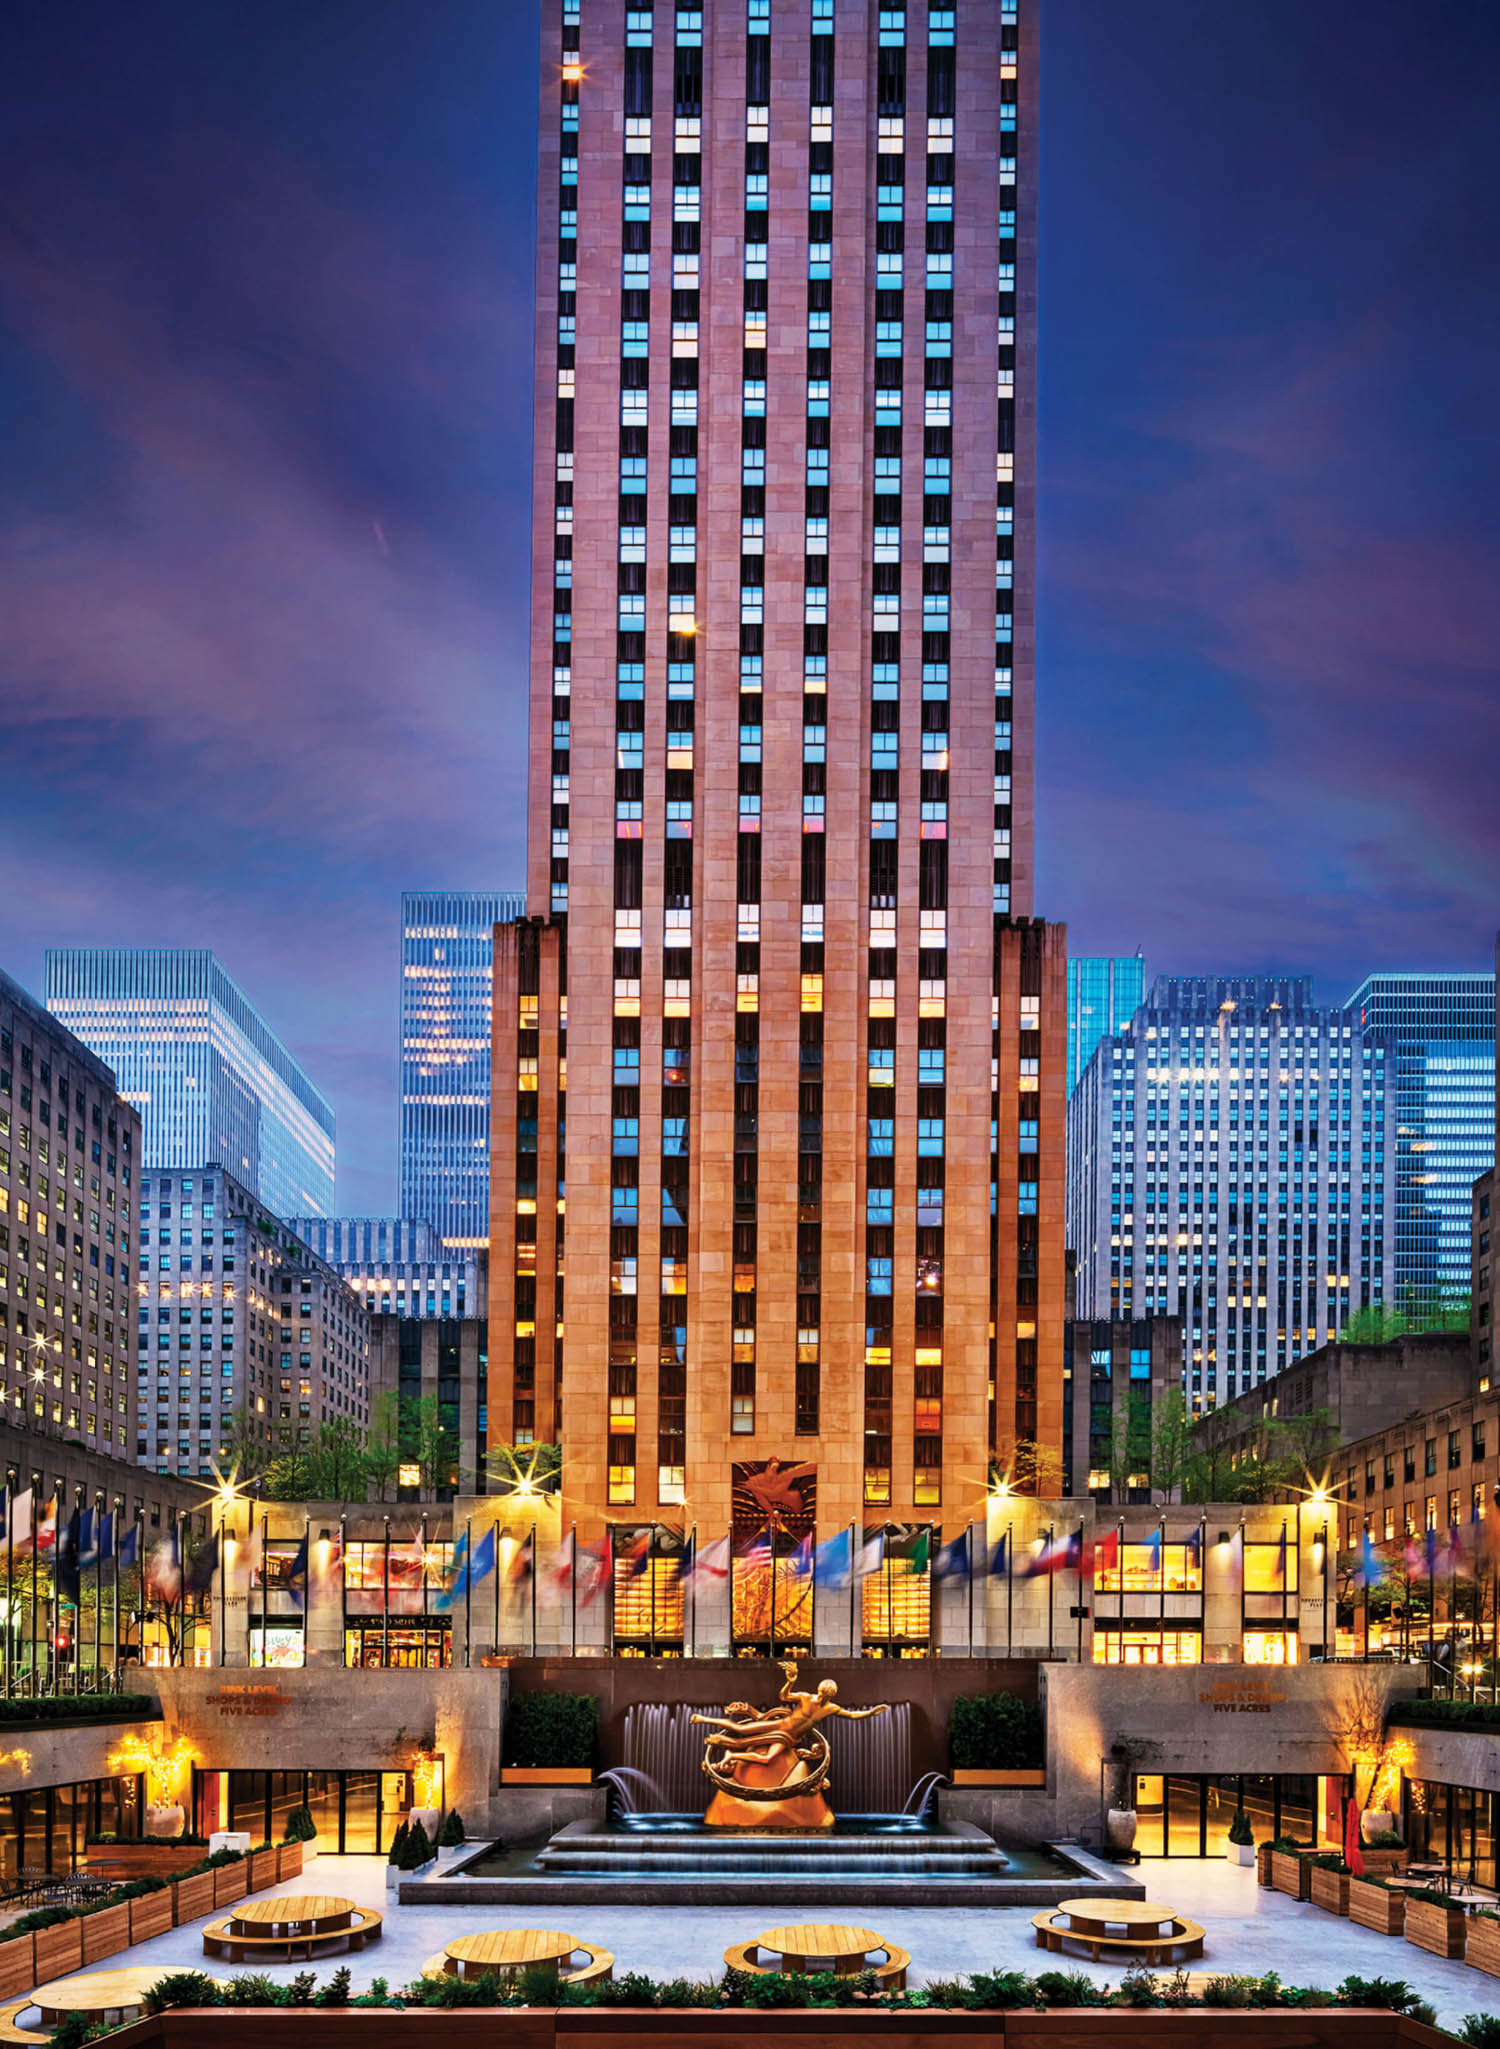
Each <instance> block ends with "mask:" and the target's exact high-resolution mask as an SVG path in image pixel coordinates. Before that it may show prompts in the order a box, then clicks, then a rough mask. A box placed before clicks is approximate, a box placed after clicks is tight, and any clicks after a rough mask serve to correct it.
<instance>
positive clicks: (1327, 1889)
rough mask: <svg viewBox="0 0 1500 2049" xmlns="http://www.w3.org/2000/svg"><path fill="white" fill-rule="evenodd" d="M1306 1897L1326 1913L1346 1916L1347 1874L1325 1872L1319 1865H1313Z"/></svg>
mask: <svg viewBox="0 0 1500 2049" xmlns="http://www.w3.org/2000/svg"><path fill="white" fill-rule="evenodd" d="M1308 1897H1309V1899H1310V1900H1311V1901H1312V1903H1313V1905H1314V1906H1315V1907H1322V1908H1323V1909H1324V1911H1325V1912H1327V1913H1330V1914H1345V1915H1346V1914H1347V1913H1348V1912H1349V1873H1348V1872H1347V1871H1325V1870H1324V1869H1323V1867H1322V1865H1321V1864H1314V1866H1313V1867H1312V1883H1311V1889H1310V1891H1309V1893H1308Z"/></svg>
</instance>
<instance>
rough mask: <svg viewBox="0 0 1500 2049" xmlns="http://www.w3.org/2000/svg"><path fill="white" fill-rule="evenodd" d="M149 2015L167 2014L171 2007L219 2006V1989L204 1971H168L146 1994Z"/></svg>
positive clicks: (146, 2007) (146, 2006)
mask: <svg viewBox="0 0 1500 2049" xmlns="http://www.w3.org/2000/svg"><path fill="white" fill-rule="evenodd" d="M144 2003H145V2009H146V2012H147V2013H165V2012H166V2011H167V2008H168V2007H170V2006H217V2005H218V2004H219V1988H218V1986H217V1985H215V1983H214V1981H213V1979H212V1978H210V1977H209V1976H208V1975H207V1974H206V1973H205V1972H203V1971H168V1972H167V1974H166V1976H165V1977H163V1978H158V1979H157V1981H156V1983H155V1984H154V1985H153V1986H151V1988H150V1989H149V1991H148V1992H147V1994H146V1998H145V2002H144Z"/></svg>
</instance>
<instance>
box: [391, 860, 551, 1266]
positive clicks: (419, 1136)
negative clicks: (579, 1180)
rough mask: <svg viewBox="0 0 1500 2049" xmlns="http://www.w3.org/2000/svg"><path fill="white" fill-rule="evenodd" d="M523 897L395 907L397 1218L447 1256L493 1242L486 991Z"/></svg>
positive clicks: (482, 896)
mask: <svg viewBox="0 0 1500 2049" xmlns="http://www.w3.org/2000/svg"><path fill="white" fill-rule="evenodd" d="M525 914H526V898H525V895H524V893H523V892H522V891H520V890H446V889H444V890H415V891H408V892H406V893H405V894H403V896H402V898H401V1214H402V1216H403V1217H406V1218H411V1219H417V1220H420V1221H421V1222H423V1223H428V1224H431V1225H432V1227H433V1228H434V1230H435V1231H436V1232H437V1233H438V1235H439V1237H440V1238H441V1239H442V1241H443V1243H444V1244H445V1245H447V1246H450V1247H458V1246H462V1247H474V1246H477V1245H483V1244H485V1243H487V1242H488V1239H489V1233H490V1157H489V1149H490V991H491V984H492V980H493V975H494V958H495V940H494V932H495V926H496V925H497V924H506V923H508V922H509V920H510V919H512V918H520V917H524V916H525Z"/></svg>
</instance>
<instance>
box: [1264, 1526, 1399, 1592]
mask: <svg viewBox="0 0 1500 2049" xmlns="http://www.w3.org/2000/svg"><path fill="white" fill-rule="evenodd" d="M1283 1541H1285V1540H1284V1539H1283ZM1384 1572H1385V1566H1384V1564H1383V1563H1382V1562H1381V1558H1380V1554H1379V1553H1378V1552H1377V1551H1376V1549H1375V1539H1374V1538H1373V1537H1372V1536H1371V1535H1370V1532H1369V1531H1368V1530H1366V1531H1365V1536H1364V1542H1363V1543H1362V1544H1361V1545H1360V1547H1359V1574H1360V1578H1361V1579H1362V1580H1363V1581H1364V1583H1365V1585H1366V1586H1367V1587H1373V1586H1376V1585H1378V1584H1379V1582H1380V1580H1381V1578H1382V1576H1383V1575H1384Z"/></svg>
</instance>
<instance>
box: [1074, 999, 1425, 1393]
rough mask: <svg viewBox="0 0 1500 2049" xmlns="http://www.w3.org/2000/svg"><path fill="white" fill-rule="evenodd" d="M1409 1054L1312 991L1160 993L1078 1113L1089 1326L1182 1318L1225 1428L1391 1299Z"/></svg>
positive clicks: (1093, 1077) (1081, 1093)
mask: <svg viewBox="0 0 1500 2049" xmlns="http://www.w3.org/2000/svg"><path fill="white" fill-rule="evenodd" d="M1393 1057H1394V1056H1393V1055H1392V1054H1391V1053H1389V1052H1388V1051H1387V1049H1386V1047H1385V1045H1384V1044H1383V1043H1382V1042H1381V1041H1380V1040H1379V1039H1378V1038H1377V1037H1374V1036H1371V1035H1362V1034H1361V1031H1360V1028H1359V1021H1358V1017H1357V1015H1356V1014H1355V1013H1354V1012H1352V1011H1340V1010H1325V1009H1320V1008H1319V1007H1318V1006H1317V1005H1316V1004H1315V1003H1314V1002H1313V999H1312V985H1311V982H1310V980H1309V979H1308V978H1307V977H1305V976H1292V977H1287V978H1282V979H1276V978H1273V977H1270V976H1258V975H1257V976H1243V977H1239V978H1232V977H1224V976H1213V975H1202V976H1170V975H1159V976H1158V977H1157V978H1156V980H1155V981H1154V982H1153V983H1152V985H1151V992H1150V995H1149V996H1148V997H1147V1000H1146V1002H1145V1003H1144V1004H1143V1005H1142V1006H1141V1008H1140V1009H1139V1010H1138V1011H1137V1012H1136V1014H1135V1016H1134V1017H1133V1018H1132V1019H1131V1021H1130V1023H1129V1024H1128V1025H1127V1026H1126V1028H1125V1030H1124V1031H1123V1032H1121V1033H1120V1034H1119V1035H1118V1036H1117V1037H1114V1038H1109V1039H1101V1041H1100V1042H1099V1045H1098V1047H1097V1048H1096V1049H1095V1052H1094V1057H1093V1059H1092V1060H1091V1061H1090V1062H1089V1065H1088V1068H1087V1069H1086V1071H1085V1073H1084V1075H1083V1077H1082V1079H1081V1080H1080V1082H1079V1084H1078V1087H1077V1088H1076V1089H1075V1090H1074V1092H1073V1095H1072V1098H1071V1100H1070V1102H1069V1105H1068V1243H1069V1245H1070V1247H1071V1248H1072V1250H1073V1251H1074V1252H1075V1254H1076V1255H1077V1261H1078V1279H1077V1299H1078V1313H1079V1315H1080V1316H1086V1317H1094V1318H1098V1319H1102V1318H1106V1317H1107V1318H1135V1317H1141V1316H1177V1317H1180V1318H1181V1319H1182V1325H1183V1382H1184V1390H1185V1392H1186V1394H1187V1397H1188V1403H1189V1406H1190V1408H1192V1409H1193V1410H1194V1411H1198V1410H1202V1409H1211V1408H1213V1407H1215V1406H1216V1404H1217V1403H1218V1402H1220V1401H1224V1400H1227V1399H1228V1398H1229V1397H1231V1396H1232V1395H1235V1394H1239V1393H1242V1392H1243V1391H1244V1390H1245V1389H1246V1388H1249V1387H1252V1386H1253V1385H1254V1384H1255V1383H1256V1382H1257V1381H1260V1380H1264V1379H1265V1378H1266V1376H1267V1374H1271V1373H1276V1372H1279V1371H1280V1369H1281V1368H1282V1367H1283V1366H1286V1365H1288V1364H1289V1363H1290V1362H1291V1361H1292V1360H1293V1359H1296V1358H1299V1357H1300V1356H1301V1355H1302V1354H1303V1353H1304V1352H1309V1351H1312V1350H1313V1349H1314V1348H1315V1347H1316V1346H1317V1345H1320V1344H1323V1343H1326V1342H1327V1341H1328V1340H1329V1339H1330V1338H1333V1337H1336V1336H1338V1334H1339V1333H1340V1332H1341V1331H1342V1330H1343V1328H1344V1326H1345V1324H1346V1323H1347V1322H1348V1320H1349V1317H1350V1316H1351V1315H1352V1314H1353V1312H1354V1311H1355V1310H1358V1309H1361V1308H1368V1307H1370V1306H1372V1305H1374V1304H1376V1303H1379V1302H1382V1301H1384V1300H1385V1299H1386V1295H1387V1292H1388V1287H1389V1277H1390V1274H1391V1271H1392V1262H1393V1245H1394V1231H1393V1225H1394V1215H1393V1210H1394V1176H1395V1102H1394V1091H1393V1089H1392V1087H1391V1079H1392V1073H1391V1067H1392V1061H1393Z"/></svg>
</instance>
